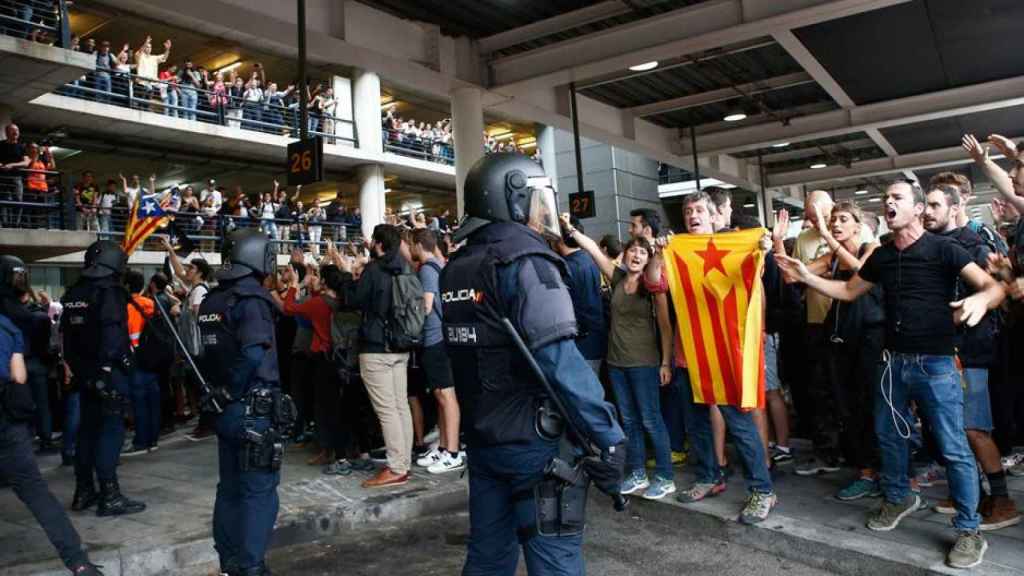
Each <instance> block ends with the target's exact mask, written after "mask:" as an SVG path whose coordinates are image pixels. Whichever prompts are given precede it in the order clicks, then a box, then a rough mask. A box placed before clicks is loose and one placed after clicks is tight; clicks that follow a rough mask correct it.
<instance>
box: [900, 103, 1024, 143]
mask: <svg viewBox="0 0 1024 576" xmlns="http://www.w3.org/2000/svg"><path fill="white" fill-rule="evenodd" d="M968 133H969V134H974V135H976V136H978V138H986V137H988V135H989V134H993V133H996V134H1003V135H1004V136H1009V137H1013V138H1016V137H1020V136H1024V106H1015V107H1013V108H1003V109H1001V110H991V111H988V112H978V113H976V114H967V115H964V116H954V117H952V118H944V119H941V120H932V121H930V122H921V123H918V124H908V125H906V126H897V127H894V128H887V129H884V130H882V135H883V136H885V137H886V138H887V139H888V140H889V142H891V143H892V145H893V146H894V147H895V148H896V150H897V151H898V152H899V153H900V154H910V153H913V152H924V151H926V150H937V149H940V148H951V147H954V146H959V145H960V138H961V137H962V136H963V135H964V134H968Z"/></svg>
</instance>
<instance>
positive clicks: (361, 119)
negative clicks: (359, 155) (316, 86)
mask: <svg viewBox="0 0 1024 576" xmlns="http://www.w3.org/2000/svg"><path fill="white" fill-rule="evenodd" d="M352 112H353V116H354V120H355V125H356V138H357V139H358V140H359V149H360V150H365V151H367V152H375V153H377V154H380V153H382V152H383V151H384V136H383V130H381V115H380V76H377V74H376V73H374V72H368V71H366V70H356V71H355V73H354V74H353V75H352Z"/></svg>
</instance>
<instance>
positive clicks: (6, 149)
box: [0, 141, 28, 164]
mask: <svg viewBox="0 0 1024 576" xmlns="http://www.w3.org/2000/svg"><path fill="white" fill-rule="evenodd" d="M25 156H28V154H26V153H25V146H24V145H23V144H20V143H16V144H12V143H10V142H7V141H3V142H0V164H14V163H16V162H21V161H23V160H24V159H25Z"/></svg>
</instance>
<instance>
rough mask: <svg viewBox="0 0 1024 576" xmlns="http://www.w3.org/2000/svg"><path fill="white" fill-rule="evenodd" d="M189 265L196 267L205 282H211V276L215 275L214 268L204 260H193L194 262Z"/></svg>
mask: <svg viewBox="0 0 1024 576" xmlns="http://www.w3.org/2000/svg"><path fill="white" fill-rule="evenodd" d="M189 265H191V266H195V268H196V270H198V271H199V275H200V276H202V278H203V280H209V279H210V274H212V273H213V268H212V267H211V266H210V263H209V262H207V261H206V260H204V259H203V258H193V259H192V261H191V262H189Z"/></svg>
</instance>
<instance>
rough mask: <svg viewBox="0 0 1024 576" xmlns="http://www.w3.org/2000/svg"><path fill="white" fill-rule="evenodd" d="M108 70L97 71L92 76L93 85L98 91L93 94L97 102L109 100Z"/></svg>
mask: <svg viewBox="0 0 1024 576" xmlns="http://www.w3.org/2000/svg"><path fill="white" fill-rule="evenodd" d="M110 86H111V82H110V72H97V73H96V76H94V77H93V87H94V88H95V89H96V90H98V91H99V92H98V93H97V94H96V95H95V96H96V101H97V102H109V101H110Z"/></svg>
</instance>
